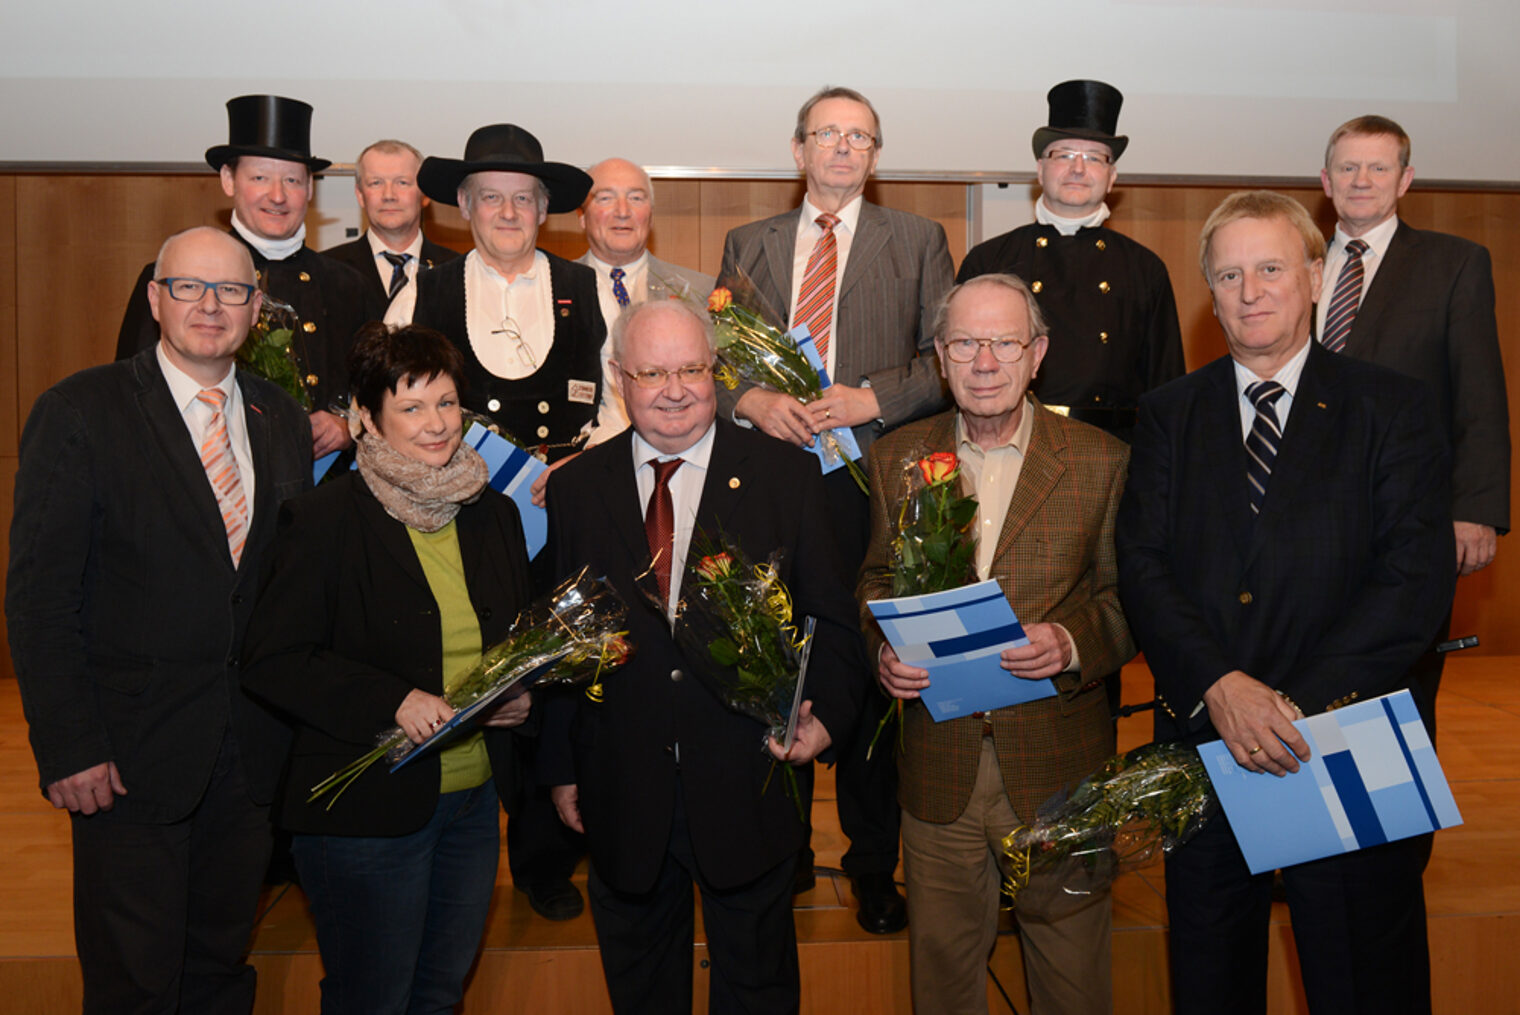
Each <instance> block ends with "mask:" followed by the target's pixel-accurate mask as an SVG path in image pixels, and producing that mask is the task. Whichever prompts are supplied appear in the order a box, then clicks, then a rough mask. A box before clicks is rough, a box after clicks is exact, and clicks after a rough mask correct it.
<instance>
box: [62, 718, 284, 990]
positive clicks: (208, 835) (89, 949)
mask: <svg viewBox="0 0 1520 1015" xmlns="http://www.w3.org/2000/svg"><path fill="white" fill-rule="evenodd" d="M131 791H132V785H131V783H130V782H128V784H127V792H128V793H130V792H131ZM72 823H73V840H74V942H75V947H76V948H77V950H78V952H79V965H80V970H81V972H82V973H83V977H84V1011H85V1012H86V1015H91V1013H100V1015H126V1013H142V1015H147V1013H150V1012H155V1013H156V1012H181V1011H182V1012H187V1013H188V1012H197V1013H199V1012H207V1013H216V1015H221V1013H227V1015H233V1013H236V1015H247V1013H248V1012H249V1011H251V1010H252V1009H253V994H254V980H255V974H254V971H253V967H252V966H249V965H248V964H247V963H246V962H245V961H244V960H245V959H246V957H247V954H248V949H249V945H250V944H251V941H252V937H253V924H254V918H255V915H256V912H257V908H258V899H259V888H260V886H261V884H262V882H263V876H264V869H265V867H266V866H267V865H268V863H269V851H270V842H271V834H270V826H269V808H268V807H267V806H259V805H256V804H255V803H254V802H253V801H252V800H251V799H249V797H248V792H247V788H246V786H245V784H244V780H243V771H242V765H241V763H240V761H239V758H238V752H237V745H236V743H235V742H234V741H233V739H232V736H231V734H230V733H229V734H228V735H227V736H226V737H225V738H224V739H223V741H222V749H221V752H220V753H219V754H218V756H217V759H216V766H215V769H214V770H213V772H212V774H211V781H210V783H209V784H208V785H207V787H206V793H205V795H204V796H203V797H202V798H201V801H200V803H199V804H197V805H196V808H195V810H194V812H193V813H191V814H190V816H189V817H187V818H185V819H184V820H182V821H178V822H175V823H173V824H167V825H155V824H139V823H132V822H126V821H120V820H117V819H116V818H114V817H112V816H111V815H109V814H96V815H92V816H90V817H81V816H79V815H74V816H73V818H72Z"/></svg>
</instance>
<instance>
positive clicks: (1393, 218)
mask: <svg viewBox="0 0 1520 1015" xmlns="http://www.w3.org/2000/svg"><path fill="white" fill-rule="evenodd" d="M1398 229H1399V217H1398V216H1397V215H1390V216H1388V218H1387V219H1386V220H1385V221H1382V222H1379V223H1378V224H1377V225H1375V226H1373V227H1372V228H1371V229H1369V230H1367V231H1366V232H1365V233H1363V234H1362V235H1361V236H1360V237H1352V236H1347V235H1346V233H1345V232H1344V231H1343V230H1342V229H1341V227H1340V224H1339V223H1337V224H1336V226H1335V236H1334V237H1332V238H1331V240H1330V248H1329V249H1328V250H1326V251H1325V277H1324V280H1323V282H1322V283H1321V287H1320V291H1319V306H1317V307H1315V308H1314V333H1315V334H1316V335H1323V334H1324V333H1325V314H1326V313H1328V312H1329V310H1330V297H1331V295H1332V294H1333V293H1334V292H1335V283H1336V281H1337V280H1338V279H1339V278H1340V277H1341V269H1342V268H1344V267H1345V266H1346V244H1348V243H1350V242H1351V241H1352V240H1353V239H1361V240H1363V241H1365V242H1366V244H1367V249H1366V250H1364V251H1362V299H1366V298H1367V287H1368V286H1370V285H1372V276H1374V275H1376V274H1377V270H1378V266H1379V265H1381V264H1382V263H1383V258H1385V257H1387V256H1388V244H1390V243H1392V242H1393V234H1394V233H1396V232H1398ZM1357 306H1358V307H1360V306H1361V302H1360V301H1358V302H1357Z"/></svg>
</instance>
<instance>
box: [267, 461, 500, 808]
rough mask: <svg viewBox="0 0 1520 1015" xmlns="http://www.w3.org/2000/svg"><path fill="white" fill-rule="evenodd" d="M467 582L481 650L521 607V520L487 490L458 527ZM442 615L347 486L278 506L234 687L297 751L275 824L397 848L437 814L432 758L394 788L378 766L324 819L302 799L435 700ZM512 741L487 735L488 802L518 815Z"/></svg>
mask: <svg viewBox="0 0 1520 1015" xmlns="http://www.w3.org/2000/svg"><path fill="white" fill-rule="evenodd" d="M455 521H456V524H457V528H458V532H459V552H460V556H461V557H462V558H463V560H464V566H465V582H466V584H467V585H468V586H469V592H470V601H471V603H472V604H473V605H474V607H475V613H476V616H477V618H478V619H479V621H480V633H481V638H482V640H483V643H484V645H493V644H495V643H496V642H498V641H500V640H501V639H502V637H504V636H505V635H506V633H507V629H508V628H509V627H510V626H511V624H512V621H513V619H514V618H515V617H516V616H517V613H518V611H519V610H521V609H522V608H523V607H525V606H526V605H527V604H528V601H529V598H530V596H529V587H528V558H527V551H526V549H525V548H524V546H523V535H522V522H521V520H520V519H519V518H518V514H517V507H516V506H515V505H514V504H513V503H512V502H511V501H510V500H509V499H507V498H506V497H503V496H502V495H501V494H498V493H496V492H495V491H494V490H489V489H488V490H486V491H485V493H483V494H482V495H481V497H480V499H479V500H477V501H476V502H475V503H473V504H466V505H464V507H462V508H461V509H460V511H459V514H458V515H457V516H456V518H455ZM443 678H444V674H443V635H442V633H441V630H440V627H439V619H438V605H437V602H436V601H435V600H434V598H433V593H432V590H431V589H430V588H429V587H428V583H427V577H426V575H425V574H424V573H423V571H422V565H421V563H420V562H419V561H418V560H417V553H416V551H415V550H414V549H413V548H412V543H411V538H410V537H409V536H408V535H407V530H406V526H405V525H403V524H402V523H401V522H399V521H397V520H396V519H394V518H392V517H391V516H390V515H388V514H386V512H385V509H384V508H383V507H381V506H380V502H379V501H377V500H375V497H374V495H373V494H372V493H370V490H369V487H367V486H366V485H365V483H364V480H363V479H362V478H361V477H360V475H359V474H358V473H357V472H351V473H349V474H347V475H345V476H342V477H340V478H338V479H336V480H334V481H332V482H330V483H324V484H323V485H322V486H320V487H318V488H317V489H315V490H313V491H311V493H309V494H307V495H306V496H304V497H300V498H297V499H296V500H294V501H291V502H290V503H289V504H287V505H285V508H284V510H282V511H281V512H280V530H279V535H278V537H277V539H276V542H275V549H274V553H273V562H272V570H271V574H270V577H269V580H268V582H267V583H266V584H265V586H264V590H263V592H262V593H261V594H260V596H259V605H258V608H257V609H256V610H255V611H254V616H253V622H252V623H251V624H250V625H249V630H248V640H247V646H246V649H245V651H244V668H243V686H244V687H245V688H247V689H248V691H249V692H250V693H252V694H254V695H256V696H257V697H259V698H262V699H264V700H265V701H267V702H269V703H270V704H271V705H273V706H275V707H276V708H277V709H279V710H280V711H281V712H282V713H284V714H286V715H288V716H289V717H290V718H291V720H292V721H293V722H294V723H295V724H296V738H295V744H294V746H293V747H292V749H291V753H290V762H289V765H288V766H287V770H286V773H285V777H284V784H283V787H282V790H281V795H280V800H279V803H278V805H277V807H276V811H275V820H276V823H277V824H279V825H281V826H282V827H284V828H288V829H290V830H291V831H294V832H304V833H311V834H318V835H403V834H406V833H407V832H412V831H415V830H417V829H418V828H420V827H422V825H423V824H425V823H426V822H427V820H428V819H429V818H431V817H432V815H433V809H434V808H435V807H436V806H437V802H438V780H439V764H438V754H437V752H436V751H434V752H430V753H429V754H428V755H427V756H426V757H424V758H422V759H419V760H418V761H415V762H412V763H411V764H410V765H408V766H407V767H406V768H403V769H402V770H401V771H400V772H397V773H396V774H394V775H392V774H390V773H389V771H388V768H389V766H388V765H387V764H386V763H384V762H380V763H378V764H376V765H375V766H373V767H372V768H370V770H369V771H368V772H366V773H365V774H364V776H363V777H362V778H360V779H359V780H358V781H357V782H356V783H354V784H353V785H352V786H350V787H349V788H348V789H347V790H346V791H345V792H344V793H343V795H342V796H341V797H339V799H338V801H337V802H336V803H335V804H334V805H333V807H332V809H331V810H328V809H327V804H328V800H327V798H324V799H322V800H319V801H317V802H316V803H315V804H307V803H306V798H307V797H308V796H309V795H310V792H311V788H312V787H313V786H315V785H317V784H318V783H319V782H321V781H322V780H323V779H325V778H327V777H328V776H329V775H331V774H332V773H333V772H335V771H337V770H338V769H340V768H342V767H343V766H344V765H346V764H348V763H349V762H350V761H353V760H354V759H355V758H357V757H359V756H360V755H362V754H364V753H365V751H367V750H368V749H369V748H371V747H373V746H374V745H375V737H376V735H377V734H379V733H382V732H384V731H385V730H388V729H390V728H391V727H392V726H394V725H395V724H396V709H397V707H398V706H399V705H400V704H401V701H402V699H403V698H405V697H406V696H407V694H408V693H410V692H411V690H412V689H413V688H421V689H422V690H424V691H427V692H428V693H430V694H442V693H443ZM519 739H520V738H519V737H518V736H517V735H516V734H515V733H514V732H513V731H507V730H487V731H486V742H487V748H488V750H489V752H490V755H491V767H492V771H493V774H494V775H495V777H496V780H497V788H498V790H499V791H500V793H501V795H502V799H503V801H504V802H508V803H515V800H514V797H515V794H516V791H517V788H518V778H519V771H520V768H521V766H519V765H518V764H517V762H516V758H515V754H516V751H517V745H518V741H519Z"/></svg>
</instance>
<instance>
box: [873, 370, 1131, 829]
mask: <svg viewBox="0 0 1520 1015" xmlns="http://www.w3.org/2000/svg"><path fill="white" fill-rule="evenodd" d="M1025 411H1026V412H1033V413H1034V424H1033V425H1034V429H1033V432H1032V433H1031V435H1030V440H1029V449H1028V453H1027V454H1026V456H1025V459H1024V464H1023V466H1022V467H1021V468H1020V471H1019V482H1018V485H1017V487H1016V488H1015V489H1014V491H1013V496H1012V497H1011V498H1010V499H1009V501H1008V514H1007V516H1006V517H1005V518H1004V521H1003V528H1002V531H1001V533H1000V534H999V535H998V542H997V552H996V555H995V557H994V559H993V564H992V577H993V578H995V579H997V581H998V584H999V585H1001V586H1002V588H1003V593H1004V595H1006V596H1007V597H1008V601H1009V602H1010V603H1012V604H1013V608H1014V610H1015V612H1017V613H1018V616H1019V619H1020V620H1021V621H1023V622H1024V623H1025V624H1037V623H1052V624H1061V625H1063V626H1065V628H1066V629H1067V630H1068V631H1069V632H1071V637H1072V640H1073V641H1074V642H1075V643H1076V647H1077V652H1078V654H1079V655H1080V657H1081V660H1082V672H1081V674H1062V675H1061V676H1060V677H1059V678H1058V679H1057V681H1056V686H1057V689H1058V690H1059V691H1061V694H1060V696H1059V697H1056V698H1047V699H1045V700H1042V701H1034V702H1029V703H1027V704H1023V705H1011V706H1009V707H1007V708H1000V709H998V710H997V711H995V712H992V713H991V714H990V719H991V721H992V735H993V739H994V741H995V743H996V744H997V753H998V762H999V765H1000V767H1001V769H1002V773H1003V787H1004V789H1005V791H1006V792H1007V794H1008V799H1009V802H1010V803H1011V804H1012V805H1013V809H1014V812H1015V813H1016V814H1018V815H1019V816H1020V817H1021V818H1023V819H1025V820H1032V819H1033V818H1034V815H1035V812H1036V811H1037V810H1038V809H1039V807H1040V805H1041V804H1043V803H1044V802H1045V801H1046V800H1047V799H1048V798H1049V797H1050V796H1051V794H1053V793H1055V792H1056V791H1057V790H1059V789H1061V788H1063V787H1066V786H1069V785H1071V784H1074V783H1076V782H1077V781H1078V780H1080V779H1082V778H1083V777H1084V776H1086V775H1088V774H1090V773H1091V772H1092V771H1093V769H1095V768H1097V767H1098V765H1100V764H1102V763H1103V761H1104V760H1106V759H1107V758H1108V756H1109V755H1111V754H1112V753H1113V751H1114V725H1113V722H1112V720H1111V719H1110V718H1109V715H1108V698H1107V696H1106V695H1105V694H1104V691H1103V685H1102V683H1101V680H1102V677H1103V675H1104V674H1105V673H1112V672H1113V671H1115V670H1117V669H1118V668H1119V667H1120V666H1122V665H1123V664H1124V663H1125V662H1128V661H1129V659H1130V658H1131V657H1132V656H1133V655H1134V654H1135V646H1134V642H1133V641H1131V640H1130V635H1129V628H1128V627H1126V626H1125V623H1124V613H1123V611H1121V610H1120V608H1119V590H1118V586H1117V579H1118V572H1117V569H1116V567H1115V564H1114V543H1113V534H1114V516H1115V515H1116V514H1117V513H1118V510H1119V495H1120V493H1121V492H1122V491H1123V489H1124V467H1125V462H1126V460H1127V459H1128V452H1127V451H1126V449H1125V447H1124V444H1123V442H1121V441H1120V440H1118V439H1117V438H1115V437H1110V436H1109V435H1108V434H1105V433H1103V432H1102V431H1101V430H1098V429H1096V428H1095V427H1090V426H1087V425H1086V424H1084V423H1078V422H1077V421H1075V420H1070V419H1067V418H1065V417H1064V416H1058V415H1056V414H1055V413H1053V412H1051V411H1049V410H1048V409H1046V408H1044V407H1043V406H1041V405H1040V404H1039V403H1038V402H1036V401H1034V400H1033V399H1031V400H1030V401H1028V402H1026V403H1025ZM955 415H956V414H955V413H954V412H947V413H943V414H941V415H939V416H935V417H933V418H932V419H925V420H920V421H919V422H917V423H911V424H909V425H908V426H905V427H903V428H902V429H901V430H895V431H893V432H892V433H890V434H888V435H887V436H886V437H883V438H882V439H881V441H880V442H878V443H877V445H876V453H875V455H873V456H872V459H871V491H872V497H871V547H870V549H869V550H867V552H866V562H865V566H864V567H863V568H862V569H861V573H860V586H859V589H858V592H857V598H858V599H859V600H860V603H861V612H860V617H861V624H862V626H864V627H865V629H866V631H867V632H868V637H867V656H868V657H869V658H871V659H875V658H876V654H877V652H878V651H879V647H880V645H881V641H882V639H881V635H880V632H879V630H878V629H877V628H876V625H875V622H874V621H872V620H871V619H870V611H869V610H868V609H866V606H865V603H866V602H867V601H868V600H872V599H885V598H887V597H889V596H891V594H892V574H891V569H890V546H891V540H892V538H893V536H894V535H895V534H896V523H897V513H898V508H899V506H900V505H901V503H902V496H903V494H902V492H901V490H902V487H901V474H900V471H899V466H900V465H901V464H902V463H903V462H905V461H909V460H917V459H920V458H923V457H924V456H926V455H929V454H931V453H933V452H935V451H955V450H956V446H955ZM1008 679H1010V680H1016V679H1018V678H1016V677H1012V676H1010V677H1009V678H1008ZM903 722H904V727H903V746H904V750H903V751H902V753H900V754H899V756H898V768H899V770H900V772H901V775H902V778H901V782H900V783H899V788H898V796H899V798H900V799H901V800H902V805H903V807H904V808H906V809H907V810H908V812H909V813H911V814H913V815H914V816H915V817H917V818H919V819H920V820H923V821H936V822H946V821H953V820H955V818H956V817H958V816H959V815H960V814H961V812H962V811H964V810H965V809H966V803H967V801H969V800H970V798H971V789H972V786H973V785H974V784H975V782H976V771H977V764H978V762H979V760H980V757H981V747H982V718H981V717H980V716H962V717H961V718H959V719H950V720H947V721H945V722H939V723H937V722H934V721H933V720H932V719H931V718H930V716H929V713H928V710H927V709H925V708H924V707H923V705H922V704H920V703H918V702H911V703H908V704H907V706H906V707H905V709H904V711H903Z"/></svg>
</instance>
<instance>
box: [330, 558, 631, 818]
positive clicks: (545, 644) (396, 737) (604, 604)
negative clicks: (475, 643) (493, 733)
mask: <svg viewBox="0 0 1520 1015" xmlns="http://www.w3.org/2000/svg"><path fill="white" fill-rule="evenodd" d="M589 572H590V569H589V568H582V569H581V570H580V571H579V572H578V573H577V574H575V575H572V576H571V577H569V578H566V579H565V580H564V581H563V582H561V583H560V585H559V587H558V588H556V589H555V590H554V591H552V592H550V593H549V594H547V595H545V596H543V597H542V598H540V599H539V600H537V601H536V602H535V603H533V605H531V606H529V607H528V608H527V609H526V610H524V611H523V612H522V613H521V614H519V615H518V617H517V619H516V620H514V621H513V622H512V629H511V631H510V632H509V633H508V634H507V636H506V638H504V639H502V640H501V641H500V642H498V643H497V644H496V645H494V646H492V647H491V648H489V649H487V650H486V652H485V653H484V654H483V655H482V656H481V659H480V662H478V663H476V664H475V666H474V668H472V669H471V670H470V671H469V673H467V674H466V675H465V676H464V677H463V678H462V679H461V680H459V681H458V682H456V683H452V684H451V686H450V688H449V689H448V690H447V691H446V692H445V693H444V695H443V697H444V700H445V701H447V702H448V703H449V705H450V706H452V707H453V708H454V709H455V710H456V712H459V713H462V714H465V716H464V719H465V720H467V719H468V718H469V717H471V716H472V715H473V714H474V713H475V712H476V711H483V710H484V709H485V708H486V707H488V706H489V705H491V704H492V703H494V702H498V701H504V700H506V698H507V697H508V695H509V694H510V693H511V692H512V690H513V689H514V688H518V689H525V688H526V687H527V686H528V685H529V684H531V685H533V686H539V687H541V686H547V685H566V686H568V685H574V684H581V683H585V682H586V681H588V680H590V681H592V685H591V687H589V688H588V689H587V691H586V693H587V695H588V696H591V697H593V698H595V699H597V700H600V696H601V677H602V674H603V673H604V672H606V671H608V670H612V669H616V668H617V667H619V666H621V665H622V664H623V663H624V662H626V661H627V660H628V657H629V656H630V655H631V654H632V651H633V650H632V646H631V645H630V644H629V642H628V640H627V634H628V632H627V631H626V630H624V629H623V625H624V621H625V620H627V617H628V607H627V605H626V604H624V602H623V600H622V598H621V597H619V596H618V594H617V591H616V590H614V589H613V587H612V586H611V585H610V584H608V583H607V580H606V579H605V578H592V577H591V576H590V573H589ZM464 724H465V723H464V721H461V717H460V716H456V717H455V719H454V720H450V723H449V727H455V728H458V727H462V726H463V725H464ZM447 728H448V727H446V729H447ZM417 747H418V745H417V744H414V743H412V741H411V740H410V739H409V738H408V737H407V735H406V734H405V733H404V732H402V730H401V728H400V727H399V726H393V727H392V728H391V729H389V730H386V731H385V732H384V733H381V734H380V736H379V737H378V739H377V743H376V746H375V748H374V749H373V750H371V751H370V752H369V753H367V754H365V755H364V756H363V757H360V758H357V759H356V760H354V761H353V762H352V763H350V764H348V765H345V766H344V767H343V768H340V769H339V770H338V771H336V772H334V773H333V774H332V775H330V776H328V777H327V778H326V779H323V780H322V781H321V782H319V783H318V784H317V785H315V786H313V787H312V788H311V796H310V797H308V798H307V803H311V802H312V801H315V800H317V799H319V798H321V797H323V796H325V795H326V794H328V793H331V794H332V799H330V800H328V802H327V806H328V808H329V809H330V808H331V807H332V805H333V804H334V803H336V802H337V800H338V797H339V796H341V795H342V794H343V791H344V790H345V789H347V788H348V787H349V785H350V784H352V783H353V781H354V780H355V779H357V778H359V776H361V775H363V774H364V772H366V771H367V770H368V769H369V767H370V766H371V765H373V764H375V763H376V762H377V761H379V760H380V759H381V758H385V759H387V760H389V761H390V762H391V763H392V764H395V763H397V762H400V761H402V760H403V759H405V758H406V757H407V756H408V755H409V754H411V753H412V751H413V750H415V749H416V748H417Z"/></svg>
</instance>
